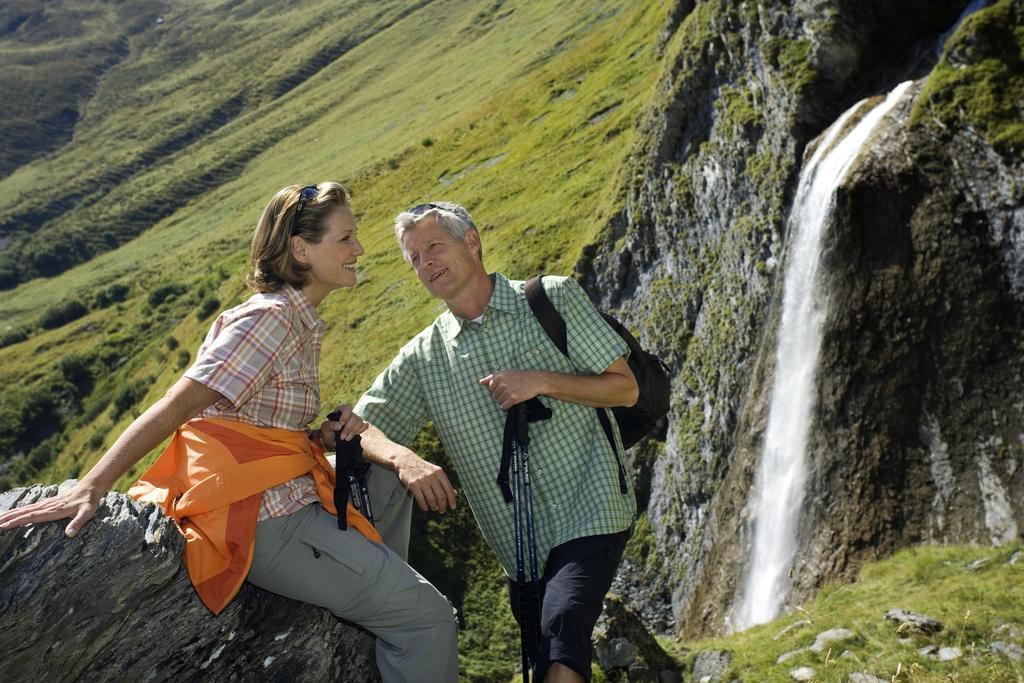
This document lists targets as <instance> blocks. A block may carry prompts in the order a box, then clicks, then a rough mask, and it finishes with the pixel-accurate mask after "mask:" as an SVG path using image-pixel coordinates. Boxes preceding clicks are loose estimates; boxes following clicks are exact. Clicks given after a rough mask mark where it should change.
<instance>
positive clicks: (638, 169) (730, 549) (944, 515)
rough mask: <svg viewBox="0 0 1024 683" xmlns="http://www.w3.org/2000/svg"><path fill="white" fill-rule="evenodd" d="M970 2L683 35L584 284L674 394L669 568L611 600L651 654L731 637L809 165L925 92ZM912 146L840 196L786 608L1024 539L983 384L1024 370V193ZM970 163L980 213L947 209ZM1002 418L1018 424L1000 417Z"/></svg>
mask: <svg viewBox="0 0 1024 683" xmlns="http://www.w3.org/2000/svg"><path fill="white" fill-rule="evenodd" d="M967 4H968V2H967V0H943V1H940V2H933V1H931V0H898V1H895V2H893V1H882V0H878V1H870V2H862V1H860V0H843V1H841V2H825V1H824V0H797V1H796V2H793V3H785V4H779V3H750V2H741V1H739V0H709V1H707V2H697V3H689V2H687V3H679V5H678V7H677V9H678V10H679V11H677V12H673V13H672V15H671V19H672V21H671V22H670V24H669V26H668V27H667V28H666V33H667V34H672V35H671V37H669V38H666V39H665V40H664V41H663V44H664V46H665V47H664V49H665V51H666V63H667V65H668V66H667V67H666V73H665V76H664V78H663V82H662V83H661V85H660V91H661V92H662V93H663V100H662V102H661V105H660V107H659V108H658V109H657V111H655V112H653V113H652V115H651V116H650V117H649V120H648V121H647V123H646V124H645V129H646V133H647V135H646V141H645V142H644V143H643V145H642V146H641V147H640V148H639V149H638V150H637V151H636V152H635V154H634V157H633V160H632V162H631V163H632V177H633V181H632V182H631V184H630V185H629V187H628V194H627V197H626V200H625V204H624V207H623V209H622V211H621V212H620V213H619V214H618V215H617V216H616V217H615V218H614V219H613V220H612V221H611V222H610V224H609V226H608V229H607V231H606V234H605V235H604V237H603V238H602V241H601V242H599V243H597V244H595V245H593V246H592V248H591V249H589V250H587V252H586V253H585V254H584V256H583V258H582V259H581V261H580V263H579V264H578V265H577V270H578V273H579V276H580V278H581V280H582V281H583V282H584V284H585V286H586V287H587V288H588V290H589V291H590V292H591V293H592V295H593V296H594V298H595V299H596V300H599V301H600V303H601V304H602V305H603V306H605V307H608V308H612V309H618V310H617V312H618V314H619V317H620V318H623V319H625V320H626V321H627V322H628V323H629V324H630V325H631V326H632V327H633V328H634V329H636V330H637V331H639V332H640V335H639V336H640V337H641V338H642V341H643V342H644V343H645V344H647V345H649V346H650V347H651V348H652V349H653V350H655V351H657V352H658V353H659V355H661V356H662V357H663V358H666V359H667V361H668V362H669V363H670V365H671V366H672V368H673V370H674V380H673V408H672V413H671V415H670V420H669V426H668V431H667V434H666V436H665V442H664V445H663V447H662V448H661V449H660V450H659V451H658V454H657V457H654V458H652V457H649V453H650V451H640V452H638V455H637V456H636V459H635V462H634V466H635V467H636V468H638V469H639V470H640V471H639V474H638V477H639V479H640V481H641V482H642V483H643V484H644V487H643V488H644V492H645V494H647V493H648V492H649V500H648V501H647V507H646V512H647V515H648V518H649V523H650V528H651V530H652V535H653V537H654V547H655V549H654V552H651V553H650V554H649V555H647V557H646V559H644V558H641V559H639V560H636V559H634V560H631V561H630V562H628V563H627V564H626V565H625V568H624V570H623V571H622V572H620V577H619V578H618V579H617V582H616V585H615V587H614V589H615V590H617V591H618V592H620V593H622V594H623V595H624V596H625V597H627V600H628V602H629V604H630V605H631V606H634V607H636V608H637V609H638V610H639V611H640V613H641V615H642V616H643V618H644V620H645V621H646V622H647V623H649V624H650V625H651V626H652V627H653V628H655V629H656V630H663V631H670V630H675V631H679V632H682V634H684V635H690V636H692V635H697V634H701V633H706V632H708V631H714V630H717V629H720V628H721V627H723V626H724V625H726V624H727V622H728V616H729V611H730V609H731V605H732V603H733V601H734V599H735V595H736V593H737V590H736V588H737V585H738V582H739V581H741V580H742V575H743V572H744V562H745V559H746V557H745V548H746V547H747V545H748V543H749V537H750V527H749V525H748V519H747V516H748V514H749V509H748V507H747V506H748V496H749V493H750V488H751V484H752V480H753V475H754V471H755V469H754V468H755V467H756V462H757V458H758V455H759V451H760V445H761V444H760V439H761V436H762V434H763V431H764V427H765V423H766V420H767V408H768V401H769V398H770V389H771V379H772V372H773V367H772V366H773V363H774V358H773V354H774V348H775V327H776V325H777V315H773V312H772V311H773V310H775V311H777V310H778V307H779V301H778V300H779V298H780V296H781V286H780V285H781V278H779V277H778V275H780V274H781V273H782V267H780V263H781V262H782V259H783V246H784V244H785V241H786V237H787V235H786V224H785V218H786V215H787V213H788V211H789V203H790V202H791V200H792V195H793V193H794V189H795V183H796V180H797V178H798V174H799V169H800V164H801V160H802V159H803V157H804V150H805V147H806V146H807V145H808V143H809V142H810V141H811V140H812V139H813V138H815V137H816V136H818V135H819V134H820V133H821V132H823V131H824V130H825V129H826V128H827V127H828V126H829V125H830V124H831V123H832V122H833V121H834V120H835V119H836V118H837V117H838V116H839V115H840V114H841V113H842V112H843V111H844V110H845V109H847V108H848V107H849V106H850V105H852V104H853V103H854V102H855V101H857V100H859V99H860V98H862V97H865V96H869V95H877V94H884V93H885V92H886V91H888V90H889V89H890V88H892V87H893V86H894V85H896V83H897V82H899V81H902V80H906V79H907V78H914V77H917V78H920V77H922V76H924V75H926V74H927V73H928V72H929V71H930V69H931V68H932V67H933V65H934V64H935V61H936V58H937V57H936V45H937V42H938V40H939V37H940V35H941V34H942V33H943V32H945V31H946V30H948V29H949V28H950V27H952V26H953V24H954V23H955V21H956V19H957V17H958V16H959V14H960V12H961V11H962V10H963V9H964V8H965V7H966V5H967ZM908 106H909V105H908ZM900 115H901V116H902V117H903V119H904V120H905V119H906V118H907V117H908V116H909V110H908V109H904V110H902V112H901V114H900ZM915 130H918V131H923V132H918V133H915V134H914V135H918V136H920V137H921V138H922V139H921V140H920V141H918V140H907V139H904V140H903V142H902V143H897V142H895V141H893V142H892V143H891V144H890V143H886V145H887V146H885V147H884V149H883V148H881V147H880V148H879V149H878V150H877V153H875V154H874V155H873V156H872V161H871V162H870V166H871V168H873V169H876V170H877V172H873V173H867V172H865V173H862V174H861V175H860V176H858V177H857V181H856V182H857V183H860V184H859V185H857V184H854V185H850V186H849V187H848V188H846V189H845V190H844V191H843V194H842V197H841V198H840V199H841V201H842V202H843V203H842V205H841V207H845V208H843V211H845V215H844V216H841V217H840V219H839V222H838V223H837V226H836V227H835V228H834V229H833V231H832V236H831V239H835V240H836V241H837V245H836V246H835V247H833V248H832V249H831V251H830V253H829V255H828V261H829V264H830V266H829V267H830V268H833V269H837V270H835V273H838V275H833V276H832V277H831V280H830V281H833V282H835V281H838V280H842V282H839V283H838V284H839V288H838V290H837V292H836V294H835V300H836V301H841V302H843V304H844V306H845V305H847V304H849V306H848V309H847V310H839V311H836V312H835V313H834V314H833V315H832V316H831V317H830V319H829V322H828V327H827V329H826V342H825V351H824V352H823V363H822V366H821V367H822V370H821V371H820V377H821V378H822V387H821V389H820V391H821V394H822V398H821V399H820V401H821V405H820V406H819V409H818V416H817V417H816V424H817V425H818V426H817V427H815V429H816V430H819V429H820V430H821V432H822V433H821V434H819V435H818V436H816V437H813V443H812V455H811V459H812V462H813V472H812V476H811V480H812V482H811V484H810V488H809V490H808V493H807V500H808V501H810V506H811V511H810V513H809V515H808V518H807V521H806V523H805V524H804V531H803V536H804V538H805V539H806V544H807V546H808V551H807V552H801V553H800V556H801V563H802V566H801V568H800V569H799V571H798V572H797V573H796V574H795V576H794V578H795V579H796V585H797V589H796V592H795V593H794V599H796V600H799V599H802V598H803V597H806V596H807V595H809V594H810V593H811V592H813V590H814V589H815V588H816V586H818V585H820V583H821V582H822V581H824V580H827V579H830V578H842V577H847V576H851V575H852V573H853V571H854V570H855V568H856V566H857V565H858V564H859V562H860V561H862V560H864V559H867V558H869V557H873V556H878V555H885V554H887V553H889V552H891V550H893V549H895V548H896V547H899V546H900V545H903V544H906V543H910V542H915V541H916V540H924V539H929V538H931V539H949V540H954V539H962V540H986V541H987V540H990V539H995V538H1005V537H1008V536H1009V535H1010V534H1011V533H1013V532H1014V529H1017V528H1020V524H1021V523H1022V520H1021V519H1020V518H1019V514H1020V511H1019V504H1018V508H1017V509H1015V508H1014V506H1013V504H1012V502H1011V501H1014V500H1020V499H1021V497H1020V496H1019V495H1018V497H1017V498H1014V497H1013V496H1014V494H1019V493H1020V488H1019V487H1020V484H1019V479H1020V477H1021V476H1022V475H1021V470H1022V469H1024V467H1020V466H1016V468H1014V465H1013V464H1012V463H1013V462H1014V458H1017V462H1019V461H1020V457H1019V455H1017V454H1018V453H1019V449H1020V447H1021V444H1020V440H1019V436H1012V434H1013V433H1014V430H1015V429H1016V428H1017V427H1016V425H1017V424H1018V423H1019V419H1017V420H1016V421H1015V420H1014V419H1013V411H1014V410H1016V413H1017V415H1018V416H1019V415H1020V413H1021V412H1022V411H1021V408H1020V407H1017V408H1012V406H1014V405H1019V404H1020V401H1019V399H1014V398H1013V396H1014V393H1015V392H1016V395H1017V396H1020V395H1021V392H1020V387H1019V385H1015V384H1013V382H1012V381H1011V382H1008V383H1004V385H1003V386H1001V387H997V386H994V385H993V382H992V381H991V380H994V378H995V377H997V376H999V375H1000V374H1003V376H1004V377H1007V378H1011V379H1012V378H1013V377H1015V376H1016V374H1019V370H1020V368H1019V363H1018V364H1017V367H1012V365H1013V364H1012V362H1011V357H1010V354H1009V351H1010V350H1013V349H1017V353H1018V354H1019V349H1020V348H1021V347H1020V346H1019V345H1018V344H1019V340H1018V338H1017V337H1015V336H1014V334H1015V333H1014V332H1013V331H1012V330H1011V326H1012V325H1016V328H1014V329H1021V327H1020V325H1019V322H1020V321H1019V318H1018V317H1016V316H1018V313H1017V310H1018V306H1017V304H1016V303H1015V301H1017V299H1015V298H1014V296H1011V295H1008V294H1007V292H1008V290H1007V282H1010V283H1015V282H1017V281H1018V280H1019V279H1021V276H1019V275H1018V274H1017V273H1018V272H1024V268H1022V267H1021V266H1020V264H1021V263H1024V258H1022V257H1021V254H1022V253H1024V249H1022V248H1021V246H1020V245H1021V244H1024V239H1022V238H1021V235H1022V234H1024V233H1022V232H1021V230H1020V229H1019V228H1017V227H1014V226H1016V225H1017V224H1018V222H1019V219H1018V218H1016V217H1019V216H1020V196H1019V189H1016V190H1015V189H1014V188H1019V187H1020V186H1021V183H1020V182H1019V181H1014V182H1007V181H1006V178H1007V177H1010V178H1017V179H1019V178H1020V172H1021V169H1020V168H1019V164H1017V165H1014V162H1012V161H1011V160H1007V159H1006V158H1005V157H1000V156H999V155H995V157H994V158H993V157H992V154H993V152H992V150H991V149H986V146H985V143H984V142H983V141H981V140H979V139H976V138H975V137H971V136H969V135H966V134H965V135H961V136H959V137H957V138H956V140H955V141H954V140H952V139H951V140H950V143H951V145H952V146H951V147H947V146H945V145H944V144H935V142H934V140H933V141H932V143H931V144H929V145H924V144H923V141H924V140H925V139H927V138H928V136H929V135H931V136H934V134H935V133H934V130H933V129H932V128H930V127H919V128H916V129H915ZM958 149H959V151H957V150H958ZM951 154H952V155H953V156H950V155H951ZM943 155H945V156H943ZM898 156H900V157H902V158H901V159H896V158H895V157H898ZM953 157H955V159H956V161H955V162H954V159H953ZM908 159H909V160H908ZM955 163H960V164H961V165H962V166H963V165H966V166H967V168H968V169H969V170H968V171H967V172H966V173H965V174H964V175H965V177H967V178H971V179H972V180H970V181H969V183H974V184H976V185H978V186H979V187H981V186H983V187H984V188H985V189H986V191H987V192H988V194H985V195H984V196H983V193H979V192H969V191H968V190H969V188H966V187H960V189H959V190H957V191H956V192H950V191H948V190H950V188H955V187H958V186H957V185H955V184H954V183H953V181H951V179H950V174H951V173H952V172H953V169H954V168H956V166H955V165H954V164H955ZM1000 164H1002V166H1000ZM919 165H920V166H922V167H923V168H918V166H919ZM866 167H867V166H865V168H866ZM1007 173H1009V174H1010V175H1009V176H1007ZM943 174H945V175H943ZM1013 174H1016V175H1013ZM942 188H944V190H946V191H940V189H942ZM992 193H994V195H993V194H992ZM1014 193H1016V194H1014ZM969 197H970V198H971V199H970V200H969V201H968V198H969ZM1014 207H1016V208H1014ZM1014 211H1016V213H1014ZM1015 216H1016V217H1015ZM1015 221H1017V222H1015ZM964 257H966V259H964ZM1008 278H1009V279H1008ZM1014 286H1016V285H1014ZM1014 291H1016V290H1014ZM958 292H961V293H962V294H957V293H958ZM955 294H956V296H954V295H955ZM958 297H959V299H960V303H959V304H958V303H957V301H956V299H957V298H958ZM908 318H909V321H908ZM983 378H989V379H987V380H986V379H983ZM986 395H987V396H989V398H987V399H985V400H982V398H983V397H984V396H986ZM992 397H996V398H995V400H996V401H1000V402H1002V403H1004V405H1005V406H1006V409H1005V410H1003V411H1002V412H999V413H998V415H996V416H993V415H991V414H989V412H988V411H987V410H986V407H987V406H988V405H989V404H990V403H991V402H992V401H993V399H992ZM997 412H998V411H997ZM954 416H955V417H954ZM971 420H974V422H972V421H971ZM978 420H981V422H980V423H979V422H978ZM986 423H987V424H989V425H990V426H991V427H992V428H989V427H986V426H979V425H984V424H986ZM882 424H884V425H886V426H885V427H883V428H881V429H879V425H882ZM997 424H998V425H999V426H998V428H996V427H995V425H997ZM951 430H954V431H955V438H953V439H952V440H951V437H950V435H951V434H953V433H954V431H951ZM1020 433H1024V429H1021V430H1018V431H1017V432H1016V434H1018V435H1019V434H1020ZM926 442H927V443H929V444H931V445H930V446H929V445H925V443H926ZM954 442H955V443H954ZM970 444H973V446H970ZM932 453H934V454H936V455H935V456H934V457H933V456H932V455H930V454H932ZM982 453H984V455H981V454H982ZM968 461H970V462H968ZM975 461H977V462H975ZM972 463H973V464H972ZM1011 470H1012V471H1011ZM869 501H870V502H869ZM666 595H670V596H671V599H670V601H671V614H670V615H668V614H666V612H665V610H664V596H666Z"/></svg>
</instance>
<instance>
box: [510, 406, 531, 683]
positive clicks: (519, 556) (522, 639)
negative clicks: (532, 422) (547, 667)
mask: <svg viewBox="0 0 1024 683" xmlns="http://www.w3.org/2000/svg"><path fill="white" fill-rule="evenodd" d="M511 410H513V411H516V412H521V410H522V409H521V408H520V406H518V405H515V406H512V408H511ZM516 417H518V416H516ZM519 464H520V463H519V446H518V440H517V439H516V438H515V437H513V442H512V509H513V513H512V531H513V533H514V535H515V542H516V598H517V601H518V603H519V652H520V655H521V656H522V660H523V683H530V656H529V648H528V646H527V642H526V631H527V628H526V619H527V610H526V596H525V595H524V593H525V592H526V570H525V568H524V567H523V564H524V562H523V511H522V507H520V503H519V500H520V491H519V488H520V481H519Z"/></svg>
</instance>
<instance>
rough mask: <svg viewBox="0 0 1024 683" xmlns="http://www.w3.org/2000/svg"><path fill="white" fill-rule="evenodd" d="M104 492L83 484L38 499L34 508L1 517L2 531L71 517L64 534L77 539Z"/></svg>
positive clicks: (26, 507) (23, 508)
mask: <svg viewBox="0 0 1024 683" xmlns="http://www.w3.org/2000/svg"><path fill="white" fill-rule="evenodd" d="M102 497H103V494H102V493H98V494H97V492H95V491H93V490H92V489H90V488H88V487H87V486H83V485H82V484H81V483H79V484H78V485H77V486H75V487H74V488H73V489H69V490H67V491H64V492H63V493H59V494H57V495H56V496H54V497H52V498H44V499H43V500H37V501H36V502H34V503H31V504H30V505H26V506H24V507H19V508H14V509H13V510H8V511H7V512H5V513H3V514H0V529H17V528H18V527H22V526H25V525H26V524H36V523H38V522H52V521H53V520H55V519H67V518H68V517H70V518H71V521H70V522H69V523H68V525H67V527H66V528H65V529H64V534H65V535H66V536H67V537H68V538H74V537H75V535H77V534H78V530H79V529H81V528H82V525H83V524H85V523H86V522H88V521H89V520H90V519H92V516H93V515H94V514H96V508H98V507H99V505H100V499H101V498H102Z"/></svg>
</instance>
